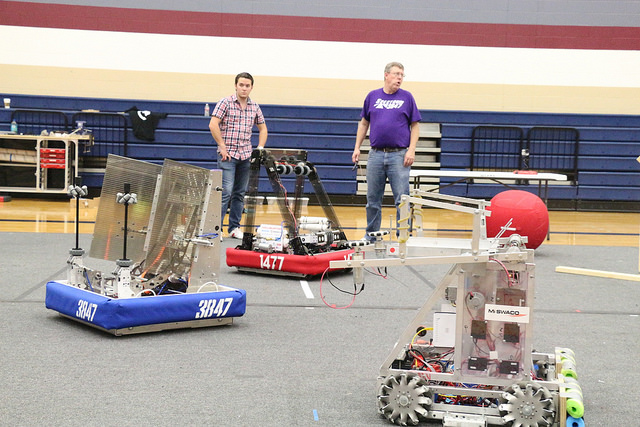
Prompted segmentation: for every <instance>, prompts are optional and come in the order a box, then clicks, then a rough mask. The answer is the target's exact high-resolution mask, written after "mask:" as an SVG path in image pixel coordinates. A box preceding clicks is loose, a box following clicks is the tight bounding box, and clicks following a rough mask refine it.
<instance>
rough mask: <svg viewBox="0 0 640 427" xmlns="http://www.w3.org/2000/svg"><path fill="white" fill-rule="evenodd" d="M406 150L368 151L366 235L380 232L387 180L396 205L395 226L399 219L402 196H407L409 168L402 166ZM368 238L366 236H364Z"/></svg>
mask: <svg viewBox="0 0 640 427" xmlns="http://www.w3.org/2000/svg"><path fill="white" fill-rule="evenodd" d="M406 153H407V150H406V149H405V150H400V151H392V152H389V153H385V152H384V151H377V150H373V149H372V150H370V151H369V159H368V160H367V233H369V232H371V231H378V230H380V224H381V222H382V197H383V196H384V187H385V184H386V180H387V178H388V179H389V184H390V185H391V191H392V193H393V199H394V201H395V204H396V226H397V221H398V219H399V217H400V213H399V212H398V211H397V208H398V206H399V205H400V201H401V197H402V195H403V194H409V172H410V171H411V167H410V166H404V155H405V154H406ZM365 237H367V238H368V235H367V236H365Z"/></svg>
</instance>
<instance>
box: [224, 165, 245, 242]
mask: <svg viewBox="0 0 640 427" xmlns="http://www.w3.org/2000/svg"><path fill="white" fill-rule="evenodd" d="M250 168H251V160H250V159H247V160H238V159H234V158H231V160H228V161H224V162H223V161H222V160H221V159H220V155H218V169H221V170H222V206H221V208H222V213H221V214H220V228H221V229H222V224H224V217H225V214H226V213H227V208H228V209H229V228H228V230H229V232H231V230H233V229H234V228H237V227H240V220H241V219H242V211H243V210H244V195H245V193H246V192H247V186H248V185H249V175H250Z"/></svg>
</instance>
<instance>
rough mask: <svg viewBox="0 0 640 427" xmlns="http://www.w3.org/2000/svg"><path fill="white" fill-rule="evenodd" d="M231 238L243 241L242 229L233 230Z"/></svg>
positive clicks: (230, 234)
mask: <svg viewBox="0 0 640 427" xmlns="http://www.w3.org/2000/svg"><path fill="white" fill-rule="evenodd" d="M229 237H233V238H234V239H240V240H242V231H241V230H240V228H238V227H236V228H234V229H233V230H231V233H229Z"/></svg>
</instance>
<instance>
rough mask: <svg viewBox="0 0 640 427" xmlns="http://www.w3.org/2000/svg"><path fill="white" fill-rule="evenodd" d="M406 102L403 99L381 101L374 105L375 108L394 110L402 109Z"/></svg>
mask: <svg viewBox="0 0 640 427" xmlns="http://www.w3.org/2000/svg"><path fill="white" fill-rule="evenodd" d="M403 104H404V101H403V100H401V99H380V98H378V100H377V101H376V102H375V104H373V106H374V108H380V109H382V108H386V109H387V110H393V109H396V108H400V107H402V105H403Z"/></svg>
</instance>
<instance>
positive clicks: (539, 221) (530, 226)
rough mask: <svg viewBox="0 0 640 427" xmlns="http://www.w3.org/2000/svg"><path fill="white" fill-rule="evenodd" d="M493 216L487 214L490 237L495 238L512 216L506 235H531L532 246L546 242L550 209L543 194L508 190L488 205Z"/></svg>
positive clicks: (497, 195) (529, 236) (488, 234)
mask: <svg viewBox="0 0 640 427" xmlns="http://www.w3.org/2000/svg"><path fill="white" fill-rule="evenodd" d="M487 210H490V211H491V216H489V217H487V237H495V236H496V235H497V234H498V233H499V232H500V231H501V229H502V227H504V226H505V225H506V224H507V223H508V222H509V220H510V219H513V222H512V223H511V226H510V227H509V228H515V230H507V231H505V232H504V234H503V235H502V237H508V236H511V235H512V234H519V235H521V236H527V238H528V240H529V241H528V243H527V244H526V246H527V248H529V249H536V248H537V247H538V246H540V245H541V244H542V242H543V241H544V239H545V238H546V237H547V232H548V231H549V212H548V211H547V206H546V205H545V204H544V202H543V201H542V199H540V197H538V196H536V195H535V194H533V193H529V192H528V191H521V190H507V191H503V192H502V193H498V194H496V195H495V196H494V197H493V199H491V206H489V207H488V208H487Z"/></svg>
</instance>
